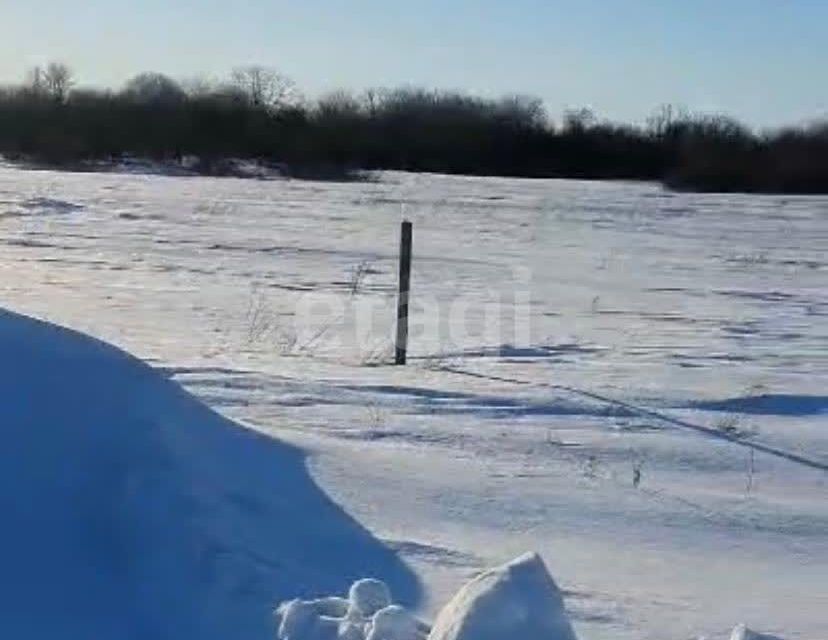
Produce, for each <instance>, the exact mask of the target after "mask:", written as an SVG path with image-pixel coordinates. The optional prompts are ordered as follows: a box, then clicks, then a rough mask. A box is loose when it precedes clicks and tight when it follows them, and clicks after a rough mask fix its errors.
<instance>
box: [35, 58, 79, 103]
mask: <svg viewBox="0 0 828 640" xmlns="http://www.w3.org/2000/svg"><path fill="white" fill-rule="evenodd" d="M38 75H39V77H42V82H43V88H44V90H45V91H46V94H47V95H48V96H49V97H50V98H52V99H53V100H54V101H55V102H61V103H62V102H66V98H67V97H68V96H69V90H70V89H71V88H72V85H74V83H75V82H74V79H73V78H72V70H71V69H70V68H69V67H68V66H67V65H65V64H63V63H61V62H50V63H49V64H48V65H47V66H46V69H45V70H43V71H41V72H39V74H38Z"/></svg>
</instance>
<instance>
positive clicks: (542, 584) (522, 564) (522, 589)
mask: <svg viewBox="0 0 828 640" xmlns="http://www.w3.org/2000/svg"><path fill="white" fill-rule="evenodd" d="M515 638H520V639H521V640H576V638H575V632H574V631H573V629H572V626H571V624H570V622H569V618H568V616H567V614H566V611H565V610H564V603H563V597H562V595H561V592H560V590H559V589H558V587H557V585H556V584H555V581H554V580H553V579H552V577H551V576H550V575H549V572H548V571H547V569H546V566H545V565H544V563H543V560H541V558H540V556H538V555H537V554H535V553H529V554H526V555H524V556H521V557H520V558H517V559H516V560H514V561H512V562H510V563H508V564H506V565H504V566H502V567H498V568H495V569H491V570H489V571H486V572H485V573H483V574H481V575H480V576H478V577H477V578H475V579H474V580H472V581H471V582H469V583H468V584H467V585H466V586H464V587H463V588H462V589H461V590H460V591H459V593H458V594H457V595H456V596H455V597H454V598H453V599H452V600H451V602H449V604H448V605H446V607H445V608H444V609H443V610H442V611H441V612H440V614H439V615H438V616H437V620H436V622H435V623H434V628H433V629H432V631H431V635H429V636H428V640H515Z"/></svg>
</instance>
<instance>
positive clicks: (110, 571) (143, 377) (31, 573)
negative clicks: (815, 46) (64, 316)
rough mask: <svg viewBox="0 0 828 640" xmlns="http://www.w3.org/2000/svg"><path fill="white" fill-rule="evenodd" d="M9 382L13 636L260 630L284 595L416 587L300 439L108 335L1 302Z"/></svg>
mask: <svg viewBox="0 0 828 640" xmlns="http://www.w3.org/2000/svg"><path fill="white" fill-rule="evenodd" d="M0 393H2V396H0V436H2V439H3V446H2V447H0V514H2V516H1V517H2V521H0V567H2V577H0V638H33V639H38V638H47V637H56V638H118V639H122V640H144V639H146V640H157V639H158V638H182V639H185V638H199V639H200V640H228V639H229V638H233V640H259V639H261V640H265V639H266V638H267V639H270V638H272V637H273V629H272V615H271V608H272V603H273V602H275V601H279V600H283V599H285V598H287V597H292V596H294V595H299V596H301V597H313V596H315V595H319V594H321V593H336V592H344V591H345V590H346V589H347V588H348V586H349V585H350V584H351V583H352V582H353V581H354V580H355V579H357V578H359V577H362V576H365V575H377V576H382V577H383V578H384V579H385V580H387V581H388V583H389V585H390V586H391V587H392V588H393V589H394V592H395V593H396V594H397V596H398V598H399V599H401V600H402V601H404V602H405V603H406V604H413V603H414V602H416V600H417V598H418V596H419V584H418V582H417V581H416V579H415V578H414V576H413V575H412V574H411V573H410V571H409V570H408V569H407V568H406V567H405V566H404V565H403V564H402V563H401V562H400V561H399V560H398V559H397V558H396V556H395V555H394V554H392V553H391V552H390V551H388V550H387V549H386V548H385V547H384V546H383V545H382V544H380V543H379V542H378V541H376V540H375V539H374V538H373V537H371V536H370V535H369V533H368V532H366V531H365V530H364V529H363V528H361V527H360V526H359V525H358V524H357V523H356V522H354V521H353V520H352V519H351V518H350V517H349V516H347V514H345V513H344V512H343V511H342V510H341V509H340V508H339V507H338V506H337V505H335V504H334V503H332V502H331V501H330V500H329V499H328V498H327V496H325V495H324V494H323V493H322V492H321V491H320V490H319V488H318V487H317V486H316V484H315V483H314V482H313V480H312V479H311V478H310V476H309V475H308V472H307V469H306V467H305V463H304V458H303V456H302V454H301V452H299V451H297V450H295V449H293V448H292V447H289V446H287V445H285V444H282V443H280V442H278V441H275V440H273V439H271V438H266V437H264V436H260V435H257V434H255V433H253V432H251V431H249V430H246V429H243V428H240V427H238V426H237V425H235V424H233V423H231V422H229V421H227V420H225V419H224V418H222V417H220V416H218V415H217V414H215V413H213V412H211V411H210V410H209V409H207V408H206V407H204V406H203V405H202V404H200V403H199V402H197V401H196V400H195V399H193V398H192V397H191V396H189V395H188V394H186V393H185V392H184V391H183V390H182V389H181V388H180V387H178V385H176V384H174V383H173V382H171V381H169V380H167V379H166V378H164V377H162V376H161V375H159V374H158V373H157V372H156V371H155V370H153V369H151V368H150V367H148V366H146V365H145V364H143V363H141V362H140V361H138V360H136V359H135V358H133V357H131V356H129V355H127V354H125V353H123V352H121V351H119V350H117V349H115V348H113V347H111V346H109V345H106V344H104V343H101V342H99V341H96V340H93V339H91V338H88V337H85V336H82V335H80V334H77V333H74V332H71V331H68V330H64V329H61V328H58V327H55V326H53V325H49V324H45V323H42V322H38V321H35V320H32V319H29V318H25V317H22V316H19V315H16V314H12V313H8V312H4V311H2V310H0ZM339 605H341V606H340V608H339V609H337V608H336V607H337V604H336V602H334V601H330V602H328V603H327V604H326V605H325V606H326V607H329V609H328V610H330V611H334V612H337V613H341V612H342V610H343V609H342V606H344V603H343V602H340V603H339ZM320 606H321V605H320ZM345 611H346V612H347V609H345Z"/></svg>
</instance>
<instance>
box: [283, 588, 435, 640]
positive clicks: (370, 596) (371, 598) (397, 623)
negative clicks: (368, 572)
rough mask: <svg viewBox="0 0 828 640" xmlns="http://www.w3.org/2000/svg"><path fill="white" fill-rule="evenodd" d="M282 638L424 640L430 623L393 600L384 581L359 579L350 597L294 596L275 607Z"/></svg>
mask: <svg viewBox="0 0 828 640" xmlns="http://www.w3.org/2000/svg"><path fill="white" fill-rule="evenodd" d="M276 621H277V638H278V639H279V640H425V638H426V635H427V634H428V626H427V625H425V624H424V623H423V622H421V621H420V620H418V619H417V618H415V617H414V616H413V615H412V614H411V613H409V612H408V611H407V610H406V609H405V608H404V607H401V606H399V605H396V604H391V591H390V589H389V588H388V585H386V584H385V583H384V582H381V581H379V580H373V579H364V580H358V581H357V582H355V583H354V584H353V585H352V586H351V589H350V590H349V592H348V599H347V600H346V599H342V598H323V599H318V600H299V599H296V600H291V601H290V602H284V603H282V604H280V605H279V606H278V607H277V609H276Z"/></svg>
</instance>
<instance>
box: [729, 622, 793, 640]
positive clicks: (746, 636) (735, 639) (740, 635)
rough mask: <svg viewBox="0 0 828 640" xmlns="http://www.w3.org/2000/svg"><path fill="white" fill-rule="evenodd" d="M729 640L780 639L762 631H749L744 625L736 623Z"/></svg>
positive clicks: (780, 639)
mask: <svg viewBox="0 0 828 640" xmlns="http://www.w3.org/2000/svg"><path fill="white" fill-rule="evenodd" d="M730 640H782V638H779V637H777V636H768V635H765V634H762V633H756V632H755V631H751V630H750V629H748V628H747V627H746V626H745V625H743V624H740V625H736V628H735V629H733V633H732V634H730Z"/></svg>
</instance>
